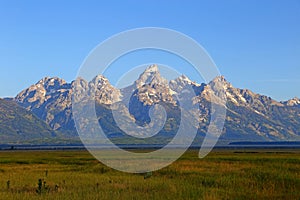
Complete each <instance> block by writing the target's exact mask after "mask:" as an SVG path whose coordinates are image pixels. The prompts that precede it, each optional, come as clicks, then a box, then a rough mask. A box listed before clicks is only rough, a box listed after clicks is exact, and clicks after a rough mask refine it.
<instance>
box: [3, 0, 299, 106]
mask: <svg viewBox="0 0 300 200" xmlns="http://www.w3.org/2000/svg"><path fill="white" fill-rule="evenodd" d="M149 26H151V27H164V28H170V29H174V30H177V31H180V32H182V33H184V34H186V35H188V36H190V37H192V38H193V39H195V40H196V41H197V42H198V43H200V44H201V45H202V46H203V47H204V48H205V49H206V50H207V51H208V53H209V54H210V56H211V57H212V58H213V60H214V61H215V63H216V64H217V66H218V67H219V69H220V72H221V73H222V74H223V75H225V77H226V78H227V79H228V80H229V81H230V82H231V83H232V84H233V85H234V86H236V87H239V88H249V89H251V90H253V91H255V92H258V93H261V94H266V95H269V96H271V97H273V98H275V99H277V100H284V99H289V98H292V97H294V96H298V97H300V89H299V88H300V87H299V86H300V1H299V0H298V1H295V0H294V1H293V0H289V1H284V0H282V1H276V0H263V1H254V0H253V1H248V0H245V1H233V0H228V1H217V0H215V1H214V0H212V1H199V0H194V1H192V0H190V1H179V0H178V1H177V0H165V1H159V0H152V1H146V0H145V1H138V0H127V1H114V0H112V1H106V2H100V1H30V0H29V1H6V0H2V1H0V27H1V31H0V69H1V73H0V96H1V97H5V96H14V95H16V94H17V93H18V92H20V91H21V90H22V89H24V88H26V87H28V86H29V85H31V84H33V83H35V82H37V81H38V80H39V79H41V78H42V77H44V76H58V77H61V78H63V79H65V80H67V81H71V80H73V79H74V78H75V77H76V74H77V71H78V69H79V67H80V65H81V63H82V62H83V60H84V59H85V57H86V56H87V55H88V54H89V52H90V51H91V50H92V49H93V48H94V47H95V46H96V45H98V44H99V43H100V42H102V41H103V40H105V39H107V38H108V37H110V36H111V35H114V34H117V33H119V32H121V31H125V30H128V29H133V28H139V27H149ZM148 57H149V56H148ZM160 57H161V56H160ZM158 58H159V56H158V57H157V58H156V59H154V61H153V62H156V61H159V60H157V59H158ZM124 60H125V61H126V59H124ZM125 61H124V62H125ZM127 61H128V59H127ZM128 62H129V63H130V61H128ZM145 62H149V61H148V60H147V59H146V60H145ZM172 62H174V61H170V63H169V65H172ZM129 63H127V64H129ZM166 64H168V63H166ZM120 67H121V66H120ZM116 71H117V69H116ZM183 71H184V70H183ZM186 73H187V75H190V76H193V74H192V73H191V71H189V70H186Z"/></svg>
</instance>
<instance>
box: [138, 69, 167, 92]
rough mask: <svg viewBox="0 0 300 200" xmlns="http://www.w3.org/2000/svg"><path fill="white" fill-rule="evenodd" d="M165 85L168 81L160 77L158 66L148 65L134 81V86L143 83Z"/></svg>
mask: <svg viewBox="0 0 300 200" xmlns="http://www.w3.org/2000/svg"><path fill="white" fill-rule="evenodd" d="M155 84H159V85H167V84H168V81H167V80H166V79H165V78H163V77H161V75H160V72H159V69H158V66H157V65H155V64H154V65H150V66H149V67H148V68H147V69H146V70H145V71H144V72H143V73H142V74H141V75H140V77H139V78H138V80H136V81H135V85H136V88H140V87H142V86H143V85H155Z"/></svg>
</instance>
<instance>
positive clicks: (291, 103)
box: [282, 97, 300, 106]
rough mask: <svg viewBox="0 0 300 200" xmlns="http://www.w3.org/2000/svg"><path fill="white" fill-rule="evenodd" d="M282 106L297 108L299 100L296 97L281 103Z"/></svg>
mask: <svg viewBox="0 0 300 200" xmlns="http://www.w3.org/2000/svg"><path fill="white" fill-rule="evenodd" d="M282 103H283V104H284V105H287V106H298V105H300V99H299V98H298V97H294V98H292V99H290V100H288V101H285V102H282Z"/></svg>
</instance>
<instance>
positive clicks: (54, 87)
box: [15, 77, 71, 107]
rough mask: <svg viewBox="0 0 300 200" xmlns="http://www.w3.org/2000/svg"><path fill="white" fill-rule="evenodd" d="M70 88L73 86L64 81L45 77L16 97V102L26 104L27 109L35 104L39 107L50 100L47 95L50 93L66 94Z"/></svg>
mask: <svg viewBox="0 0 300 200" xmlns="http://www.w3.org/2000/svg"><path fill="white" fill-rule="evenodd" d="M70 88H71V86H70V85H69V84H67V83H66V81H65V80H63V79H60V78H57V77H54V78H50V77H45V78H43V79H41V80H40V81H38V82H37V83H36V84H34V85H31V86H30V87H29V88H27V89H25V90H23V91H22V92H20V93H19V94H18V95H17V96H16V97H15V100H16V101H17V102H18V103H20V104H24V105H25V107H28V106H32V105H31V104H32V103H34V102H35V106H39V105H41V104H42V103H43V102H44V101H46V100H47V99H48V97H47V95H49V94H50V93H55V92H57V91H60V92H64V91H65V90H68V89H70Z"/></svg>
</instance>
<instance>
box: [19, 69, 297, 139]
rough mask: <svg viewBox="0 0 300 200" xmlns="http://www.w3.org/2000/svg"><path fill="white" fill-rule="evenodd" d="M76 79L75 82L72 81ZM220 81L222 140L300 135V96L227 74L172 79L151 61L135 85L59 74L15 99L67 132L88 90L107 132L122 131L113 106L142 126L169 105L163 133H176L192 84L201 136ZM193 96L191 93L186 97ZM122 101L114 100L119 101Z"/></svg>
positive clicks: (116, 134) (115, 134)
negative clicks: (282, 96) (239, 82)
mask: <svg viewBox="0 0 300 200" xmlns="http://www.w3.org/2000/svg"><path fill="white" fill-rule="evenodd" d="M75 84H76V87H74V86H75ZM217 84H221V86H222V87H223V89H224V91H225V96H226V98H227V104H226V108H227V117H226V123H225V127H224V133H223V134H222V137H221V138H222V139H223V140H228V141H235V140H237V141H240V140H247V141H249V140H251V141H252V140H256V141H277V140H297V139H299V136H300V106H299V105H300V100H299V99H298V98H294V99H291V100H289V101H287V102H277V101H275V100H273V99H272V98H270V97H267V96H263V95H259V94H256V93H254V92H252V91H250V90H247V89H238V88H235V87H234V86H233V85H232V84H230V83H229V82H228V81H227V80H226V79H225V78H224V77H216V78H215V79H214V80H212V81H211V82H210V83H208V84H203V83H202V84H198V83H196V82H193V81H191V80H190V79H189V78H188V77H186V76H185V75H182V76H180V77H178V78H176V79H175V80H171V81H170V82H168V81H167V80H166V79H164V78H163V77H161V75H160V73H159V70H158V67H157V66H156V65H152V66H150V67H148V68H147V69H146V70H145V71H144V72H143V73H142V74H141V75H140V77H139V78H138V80H136V81H135V82H134V83H133V84H132V85H131V86H129V87H127V88H122V89H117V88H115V87H113V86H112V85H111V84H110V83H109V81H108V80H107V79H106V78H105V77H103V76H102V75H98V76H96V77H95V78H94V79H93V80H92V81H90V82H87V81H85V80H83V79H78V80H76V81H73V82H72V83H66V82H65V81H64V80H62V79H59V78H49V77H46V78H44V79H42V80H40V81H39V82H38V83H36V84H34V85H32V86H31V87H29V88H27V89H25V90H24V91H22V92H21V93H19V94H18V95H17V96H16V97H15V98H14V99H13V101H15V102H17V103H18V104H19V105H21V106H22V107H24V108H26V109H27V110H28V111H31V112H32V113H34V114H35V115H36V116H37V117H39V118H40V119H42V120H44V121H45V122H46V123H47V124H48V125H49V126H50V127H51V128H52V129H53V130H55V131H59V132H61V133H63V134H66V135H69V136H70V135H71V136H72V135H73V136H74V135H76V129H75V125H74V121H73V117H72V109H71V107H72V105H71V104H72V102H71V100H72V94H73V89H74V88H76V90H77V92H76V93H75V94H76V95H79V96H78V97H76V96H74V98H79V99H81V98H82V97H81V95H83V94H90V95H92V96H93V97H94V98H95V102H96V110H97V115H98V118H99V122H100V124H101V125H103V126H104V129H105V131H106V132H107V134H108V135H109V137H123V136H124V135H125V134H124V132H123V131H122V130H121V129H120V127H118V126H117V125H116V123H115V121H114V118H113V116H112V110H113V109H119V110H121V111H122V112H123V113H124V115H126V116H127V118H128V120H131V121H133V122H134V123H136V124H137V125H139V126H141V127H145V126H147V125H148V124H149V123H150V116H149V111H150V108H151V106H152V105H156V104H161V105H163V106H164V107H165V108H166V111H167V119H166V124H165V125H164V127H163V129H162V131H161V132H160V134H159V137H164V136H166V135H168V136H170V137H173V136H174V134H175V133H176V130H177V129H178V126H179V118H180V114H181V113H180V109H179V108H178V105H179V102H178V99H176V98H177V97H176V95H177V94H179V93H180V92H181V91H182V90H184V89H186V88H192V89H193V91H194V93H195V97H193V102H194V104H197V105H199V108H200V111H201V116H198V117H197V118H198V120H199V125H200V127H199V131H198V132H199V137H203V136H204V135H205V133H206V130H207V126H208V124H209V121H210V98H212V97H213V96H214V95H215V94H214V92H215V91H214V90H213V89H214V88H213V87H216V85H217ZM184 98H186V100H189V98H190V97H189V96H188V95H187V96H185V97H183V101H184ZM116 103H117V104H118V106H111V105H116Z"/></svg>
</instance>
